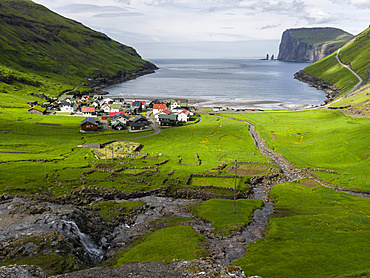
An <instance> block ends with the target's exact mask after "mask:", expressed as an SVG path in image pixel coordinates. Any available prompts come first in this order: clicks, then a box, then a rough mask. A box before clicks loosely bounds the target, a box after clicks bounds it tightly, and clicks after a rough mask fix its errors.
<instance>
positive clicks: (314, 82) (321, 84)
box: [294, 70, 341, 105]
mask: <svg viewBox="0 0 370 278" xmlns="http://www.w3.org/2000/svg"><path fill="white" fill-rule="evenodd" d="M294 78H295V79H297V80H299V81H302V82H305V83H308V84H310V85H311V86H313V87H315V88H316V89H318V90H322V91H325V93H326V100H325V104H329V103H330V102H332V101H333V100H335V99H336V98H337V97H338V96H339V94H340V91H341V90H340V89H339V88H337V87H335V86H333V85H331V84H330V83H328V82H325V81H324V80H322V79H320V78H317V77H315V76H313V75H310V74H308V73H306V72H304V71H303V70H300V71H299V72H296V73H295V74H294ZM325 104H323V105H325Z"/></svg>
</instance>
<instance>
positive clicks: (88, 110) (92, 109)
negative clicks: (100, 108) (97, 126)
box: [81, 107, 96, 116]
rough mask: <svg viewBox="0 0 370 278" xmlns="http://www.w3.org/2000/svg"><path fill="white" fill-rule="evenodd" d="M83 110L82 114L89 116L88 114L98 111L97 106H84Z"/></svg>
mask: <svg viewBox="0 0 370 278" xmlns="http://www.w3.org/2000/svg"><path fill="white" fill-rule="evenodd" d="M81 112H82V115H86V116H88V115H90V116H91V115H93V114H95V113H96V112H95V107H82V108H81Z"/></svg>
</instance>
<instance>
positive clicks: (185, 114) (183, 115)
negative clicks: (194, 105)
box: [177, 110, 190, 122]
mask: <svg viewBox="0 0 370 278" xmlns="http://www.w3.org/2000/svg"><path fill="white" fill-rule="evenodd" d="M177 120H178V121H179V122H188V121H189V120H190V112H189V111H188V110H182V111H181V112H180V113H178V114H177Z"/></svg>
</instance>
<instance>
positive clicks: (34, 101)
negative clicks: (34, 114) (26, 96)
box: [27, 100, 37, 107]
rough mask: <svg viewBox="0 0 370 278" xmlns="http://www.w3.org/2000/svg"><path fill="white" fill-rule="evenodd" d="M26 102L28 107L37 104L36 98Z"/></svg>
mask: <svg viewBox="0 0 370 278" xmlns="http://www.w3.org/2000/svg"><path fill="white" fill-rule="evenodd" d="M27 104H28V105H29V106H30V107H33V106H36V105H37V100H32V101H29V102H27Z"/></svg>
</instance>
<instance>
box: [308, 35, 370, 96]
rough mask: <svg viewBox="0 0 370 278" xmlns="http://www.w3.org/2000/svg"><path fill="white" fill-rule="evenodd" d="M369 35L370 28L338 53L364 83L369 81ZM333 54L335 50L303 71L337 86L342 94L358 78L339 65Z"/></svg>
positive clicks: (355, 82)
mask: <svg viewBox="0 0 370 278" xmlns="http://www.w3.org/2000/svg"><path fill="white" fill-rule="evenodd" d="M369 37H370V28H368V29H366V30H365V31H363V32H362V33H360V34H359V35H358V36H356V37H355V38H353V39H352V40H351V41H349V42H348V43H347V44H346V45H345V46H343V47H342V48H341V50H340V53H339V58H340V60H341V61H342V63H344V64H346V65H350V67H351V68H352V69H353V70H354V71H355V72H356V73H357V74H358V75H360V76H361V77H362V79H363V80H365V81H366V84H368V83H369V79H368V72H369V70H370V53H369V51H368V50H369V47H370V40H369ZM335 56H336V52H335V53H332V54H331V55H329V56H328V57H326V58H324V59H322V60H320V61H318V62H316V63H314V64H312V65H310V66H308V67H306V68H305V69H304V72H306V73H308V74H310V75H312V76H315V77H317V78H320V79H323V80H324V81H326V82H328V83H330V84H331V85H334V86H336V87H338V88H339V89H341V90H342V94H344V93H345V92H347V91H349V90H350V89H352V87H353V86H354V85H356V84H357V83H358V79H357V78H356V77H355V76H354V75H353V74H352V73H351V72H350V71H349V70H347V69H346V68H344V67H341V66H340V64H339V63H338V61H337V59H336V58H335Z"/></svg>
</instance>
